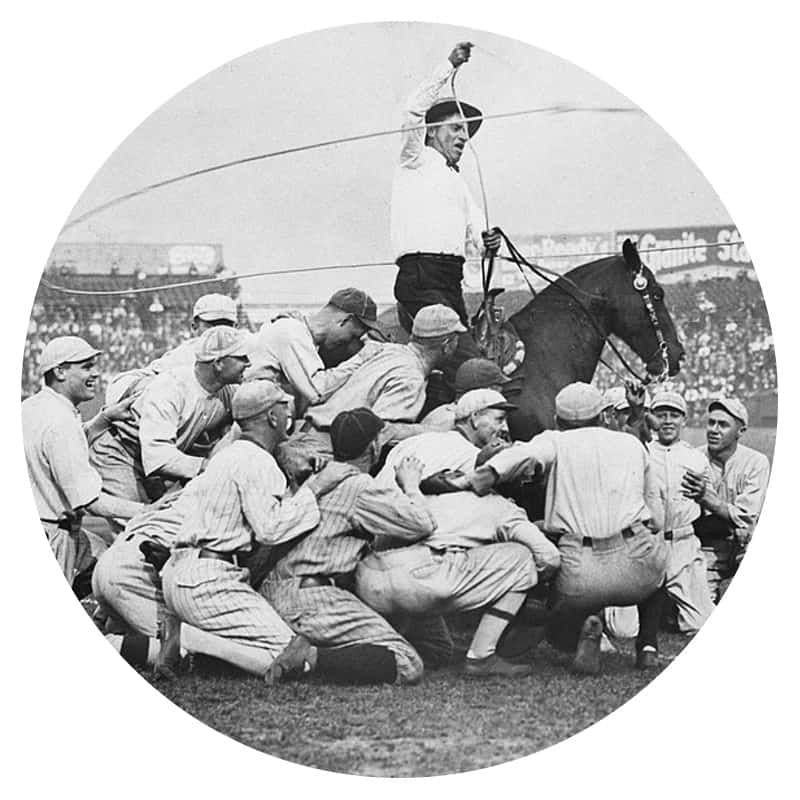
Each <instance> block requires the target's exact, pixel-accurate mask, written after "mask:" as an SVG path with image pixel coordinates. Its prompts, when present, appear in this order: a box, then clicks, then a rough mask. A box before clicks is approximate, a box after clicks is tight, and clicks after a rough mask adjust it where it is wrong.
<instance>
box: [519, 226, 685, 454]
mask: <svg viewBox="0 0 800 800" xmlns="http://www.w3.org/2000/svg"><path fill="white" fill-rule="evenodd" d="M637 279H638V280H637ZM642 279H644V280H646V281H647V284H646V288H645V291H646V293H647V294H649V297H650V300H651V301H652V307H653V310H654V312H655V315H656V318H657V320H658V326H659V327H660V330H661V333H662V335H663V339H664V340H665V342H666V358H667V371H668V372H669V374H670V375H674V374H675V373H677V372H678V369H679V368H680V360H681V358H682V356H683V352H684V351H683V347H682V346H681V343H680V341H678V337H677V334H676V332H675V326H674V325H673V323H672V318H671V317H670V315H669V312H668V311H667V307H666V305H665V304H664V290H663V289H662V288H661V286H659V285H658V283H657V281H656V279H655V277H654V275H653V273H652V272H651V271H650V269H648V267H646V266H645V265H644V264H643V263H642V261H641V259H640V258H639V254H638V252H637V251H636V248H635V247H634V245H633V244H631V242H630V241H629V240H626V242H625V244H624V246H623V252H622V255H618V256H611V257H609V258H604V259H601V260H599V261H593V262H591V263H589V264H583V265H581V266H579V267H575V269H573V270H571V271H570V272H568V273H567V274H566V275H565V276H564V277H562V278H559V279H558V280H557V281H555V282H554V283H553V284H551V285H550V286H548V287H547V288H546V289H544V290H543V291H542V292H541V293H540V294H538V295H537V296H536V297H535V298H534V299H533V300H531V301H530V302H529V303H528V305H526V306H525V307H524V308H523V309H522V310H521V311H519V312H517V313H516V314H514V315H513V316H512V317H511V319H510V321H511V324H512V325H513V326H514V328H515V329H516V332H517V334H518V336H519V337H520V339H521V340H522V342H523V343H524V344H525V348H526V353H525V360H524V361H523V364H522V366H521V367H520V370H519V372H521V373H522V385H521V388H520V391H519V394H518V395H517V396H515V397H514V398H513V402H515V403H516V404H517V405H518V406H519V410H518V411H516V412H514V413H513V414H512V417H511V419H510V420H509V425H510V428H511V435H512V437H513V438H514V439H522V440H528V439H530V438H531V437H532V436H534V435H535V434H537V433H539V432H541V431H542V430H544V429H545V428H552V427H553V425H554V417H555V396H556V394H558V392H559V390H560V389H562V388H563V387H564V386H566V385H567V384H568V383H572V382H573V381H585V382H587V383H589V382H590V381H591V380H592V376H593V375H594V371H595V369H596V367H597V364H598V362H599V359H600V355H601V353H602V351H603V347H604V345H605V342H606V339H607V338H608V336H610V335H612V334H613V335H615V336H617V337H619V338H620V339H622V341H624V342H625V343H626V344H627V345H629V346H630V347H631V348H632V349H633V350H634V352H635V353H636V354H637V355H638V356H639V357H640V358H641V359H642V361H644V363H645V365H646V369H647V371H648V372H649V373H650V374H651V375H658V374H660V373H661V372H662V370H663V360H662V354H661V353H662V351H661V348H660V346H659V341H658V338H657V333H656V326H655V325H654V323H653V321H652V319H651V317H650V314H649V312H648V310H647V307H646V303H645V299H644V296H643V292H642V290H641V289H637V288H636V287H635V285H634V281H637V284H638V285H640V286H641V285H642V282H643V281H642ZM587 312H588V313H587ZM589 314H591V317H592V319H593V320H594V323H595V324H592V322H591V321H590V319H589ZM515 394H516V393H515Z"/></svg>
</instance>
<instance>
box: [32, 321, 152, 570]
mask: <svg viewBox="0 0 800 800" xmlns="http://www.w3.org/2000/svg"><path fill="white" fill-rule="evenodd" d="M99 355H100V351H99V350H96V349H95V348H94V347H92V346H91V345H89V343H88V342H86V341H84V340H83V339H81V338H79V337H77V336H60V337H57V338H55V339H52V340H51V341H50V342H48V343H47V345H46V346H45V348H44V349H43V350H42V354H41V356H40V359H39V371H40V373H41V375H42V379H43V385H42V388H41V389H40V390H39V391H38V392H37V393H36V394H35V395H33V396H32V397H29V398H28V399H27V400H25V401H24V402H23V403H22V433H23V440H24V447H25V461H26V463H27V466H28V477H29V478H30V482H31V487H32V489H33V495H34V499H35V501H36V508H37V510H38V512H39V518H40V519H41V522H42V526H43V527H44V531H45V534H46V535H47V540H48V542H49V543H50V547H51V548H52V550H53V553H54V555H55V557H56V560H57V561H58V564H59V566H60V568H61V571H62V572H63V573H64V576H65V577H66V578H67V580H68V581H69V582H70V585H73V583H74V581H75V578H76V577H77V576H78V574H79V573H83V572H85V571H86V570H87V569H89V568H90V567H91V564H92V563H93V561H94V559H95V558H96V557H97V556H98V555H99V554H100V553H101V552H102V551H103V550H104V549H105V548H106V547H107V542H105V541H104V540H103V539H102V538H101V537H99V536H98V535H96V534H94V533H92V532H90V531H87V530H85V529H83V528H82V527H81V520H82V518H83V515H84V513H85V512H86V511H90V512H91V513H92V514H95V515H97V516H103V517H116V518H121V519H127V518H129V517H132V516H133V515H134V514H136V513H137V512H138V511H140V510H141V508H142V504H141V503H138V502H132V501H128V500H124V499H121V498H116V497H112V496H111V495H110V494H109V493H108V492H107V491H106V490H105V488H104V486H103V482H102V478H101V476H100V475H99V474H98V473H97V471H96V470H95V469H94V468H93V467H92V466H91V465H90V463H89V449H88V442H87V436H88V437H89V438H92V439H94V437H96V436H97V435H98V434H100V435H102V433H101V431H103V430H104V429H105V428H107V426H108V425H109V424H110V423H111V422H119V421H121V420H122V419H123V418H124V417H125V416H126V415H127V414H128V409H127V404H125V403H122V404H116V405H113V406H110V407H106V408H105V409H104V410H103V411H101V412H100V414H98V416H97V417H95V418H94V419H93V420H91V421H90V422H89V423H87V424H86V425H82V424H81V419H80V414H79V413H78V406H79V405H80V404H81V403H83V402H86V401H89V400H92V399H94V396H95V390H96V384H97V379H98V377H99V374H100V373H99V371H98V369H97V357H98V356H99Z"/></svg>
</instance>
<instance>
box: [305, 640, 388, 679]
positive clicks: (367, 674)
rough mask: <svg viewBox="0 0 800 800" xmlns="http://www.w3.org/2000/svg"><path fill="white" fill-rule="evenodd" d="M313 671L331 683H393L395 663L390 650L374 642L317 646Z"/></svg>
mask: <svg viewBox="0 0 800 800" xmlns="http://www.w3.org/2000/svg"><path fill="white" fill-rule="evenodd" d="M316 672H318V673H319V674H320V675H321V676H322V677H323V678H326V679H327V680H329V681H332V682H333V683H345V684H362V683H394V682H395V680H396V679H397V663H396V662H395V660H394V653H392V651H391V650H389V649H388V648H386V647H380V646H379V645H376V644H354V645H352V646H350V647H337V648H329V647H320V648H318V649H317V668H316Z"/></svg>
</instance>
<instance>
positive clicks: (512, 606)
mask: <svg viewBox="0 0 800 800" xmlns="http://www.w3.org/2000/svg"><path fill="white" fill-rule="evenodd" d="M525 597H526V594H525V592H509V593H508V594H506V595H504V596H503V597H501V598H500V599H499V600H498V601H497V602H496V603H495V604H494V605H493V606H492V607H491V608H488V609H487V610H486V611H485V612H484V614H483V616H482V617H481V621H480V622H479V623H478V628H477V630H476V631H475V635H474V636H473V637H472V642H471V643H470V646H469V651H468V652H467V658H488V657H489V656H490V655H492V654H493V653H494V651H495V649H496V648H497V641H498V639H499V638H500V636H501V635H502V633H503V631H504V630H505V629H506V627H508V623H509V622H511V621H512V620H514V619H515V618H516V616H517V612H518V611H519V610H520V608H522V604H523V603H524V602H525Z"/></svg>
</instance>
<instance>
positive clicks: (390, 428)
mask: <svg viewBox="0 0 800 800" xmlns="http://www.w3.org/2000/svg"><path fill="white" fill-rule="evenodd" d="M465 330H466V329H465V328H464V326H463V325H462V324H461V322H460V321H459V319H458V315H457V314H456V312H455V311H453V309H451V308H448V307H447V306H443V305H433V306H426V307H425V308H424V309H422V310H421V311H420V312H419V313H418V314H417V316H416V317H415V319H414V326H413V328H412V332H411V339H410V341H409V343H408V344H405V345H403V344H385V345H383V346H382V347H381V349H380V352H378V354H377V355H375V356H373V357H372V358H370V359H369V360H368V361H366V362H364V363H363V364H361V365H360V366H359V367H358V368H357V369H356V370H355V371H354V372H353V373H352V375H350V377H349V378H348V379H347V381H346V382H345V383H344V384H343V385H342V386H341V387H340V388H339V389H338V390H337V391H336V392H334V393H333V395H331V397H329V398H328V400H326V401H325V402H323V403H319V404H318V405H315V406H311V407H310V408H309V409H308V411H307V412H306V416H305V422H304V425H303V428H302V431H301V432H304V433H314V434H315V436H316V438H317V441H318V444H319V447H320V451H321V452H327V453H330V452H331V447H330V435H329V433H328V432H329V430H330V426H331V423H332V422H333V420H334V418H335V417H336V415H337V414H339V413H341V412H342V411H349V410H351V409H353V408H361V407H364V408H370V409H371V410H372V411H373V413H375V415H376V416H378V417H380V418H381V419H382V420H384V421H385V422H388V423H391V424H390V425H387V426H386V427H385V428H384V430H383V431H382V432H381V438H382V439H383V441H384V442H385V441H387V440H389V439H401V438H404V437H405V436H406V435H408V434H409V433H419V429H418V428H417V427H416V426H413V425H412V426H410V428H408V427H405V426H404V423H413V422H415V421H416V419H417V417H418V416H419V414H420V412H421V411H422V407H423V405H424V404H425V389H426V387H427V385H428V376H429V375H430V374H431V372H432V371H433V370H434V369H436V368H438V367H440V366H442V365H443V364H444V363H446V362H447V360H448V359H450V358H451V357H452V355H453V353H454V352H455V349H456V347H457V344H458V334H459V333H462V332H463V331H465Z"/></svg>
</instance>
